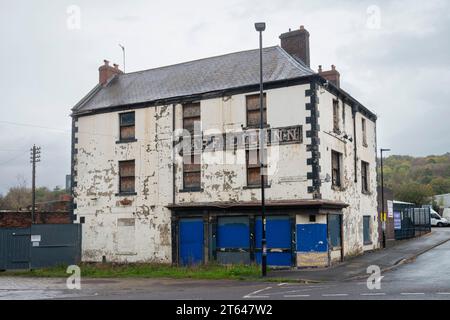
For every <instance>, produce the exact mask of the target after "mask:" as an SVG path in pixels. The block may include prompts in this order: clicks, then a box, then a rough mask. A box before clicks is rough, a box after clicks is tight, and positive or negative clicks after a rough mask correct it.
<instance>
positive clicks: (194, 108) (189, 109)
mask: <svg viewBox="0 0 450 320" xmlns="http://www.w3.org/2000/svg"><path fill="white" fill-rule="evenodd" d="M200 121H201V119H200V103H187V104H184V105H183V129H185V130H187V131H189V133H190V134H191V135H193V134H194V128H195V126H197V128H198V130H200Z"/></svg>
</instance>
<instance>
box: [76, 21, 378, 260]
mask: <svg viewBox="0 0 450 320" xmlns="http://www.w3.org/2000/svg"><path fill="white" fill-rule="evenodd" d="M280 38H281V47H279V46H276V47H269V48H265V49H264V51H263V60H264V95H265V96H264V99H265V113H266V116H265V119H266V120H265V123H266V127H267V137H268V138H269V137H270V143H269V144H268V145H267V147H266V150H267V176H266V177H267V187H266V188H265V195H266V205H267V215H268V218H267V241H268V243H267V245H268V262H269V265H283V266H286V265H288V266H299V267H303V266H326V265H330V264H331V263H334V262H337V261H340V260H342V259H343V258H344V257H346V256H350V255H356V254H359V253H362V252H363V251H364V250H372V249H375V248H377V247H378V222H377V220H378V219H377V201H376V199H377V195H376V123H375V122H376V116H375V115H374V114H373V113H372V112H370V111H369V110H368V109H367V108H365V107H364V106H363V105H361V104H360V103H359V102H358V101H357V100H355V99H354V98H353V97H351V96H350V95H349V94H348V93H346V92H345V91H343V90H342V89H341V88H340V87H339V73H338V72H337V71H336V70H335V68H334V66H333V68H332V70H330V71H322V70H321V69H320V70H319V73H316V72H314V71H312V70H311V69H310V68H309V33H308V32H307V31H306V30H305V29H304V28H303V27H302V28H301V29H300V30H295V31H290V32H288V33H285V34H283V35H281V36H280ZM99 72H100V82H99V84H98V85H97V86H96V87H95V88H94V89H93V90H92V91H91V92H90V93H89V94H88V95H87V96H86V97H85V98H83V99H82V100H81V101H80V102H79V103H78V104H77V105H76V106H75V107H74V108H73V110H72V111H73V113H72V119H73V135H72V140H73V144H72V148H73V161H72V177H73V183H72V185H73V194H74V217H75V219H76V222H79V223H82V224H83V241H82V247H83V249H82V251H83V256H82V259H83V260H84V261H102V260H106V261H117V262H161V263H171V262H173V263H183V264H184V263H190V262H204V263H207V262H208V261H219V262H222V263H234V262H239V263H252V262H259V261H260V256H261V241H260V239H261V219H260V200H261V189H260V180H259V179H260V168H259V163H258V162H257V161H252V160H254V159H258V153H257V151H256V150H257V149H258V146H257V145H256V144H254V143H252V141H253V142H254V141H257V135H255V133H256V129H255V127H257V126H259V91H258V90H259V85H258V83H259V51H258V50H250V51H243V52H237V53H232V54H227V55H223V56H218V57H212V58H207V59H202V60H197V61H192V62H187V63H182V64H178V65H173V66H167V67H162V68H157V69H150V70H144V71H139V72H133V73H126V74H124V73H122V72H121V71H120V70H119V69H118V66H117V65H115V66H114V67H111V66H109V64H108V62H106V61H105V65H103V66H102V67H100V69H99ZM183 129H185V130H187V134H186V131H184V138H183V139H181V137H180V134H179V132H180V131H182V130H183ZM194 129H195V130H194ZM191 135H192V137H194V139H195V142H196V143H194V144H195V145H196V146H199V147H198V148H196V149H194V151H191V150H190V148H187V149H186V148H185V149H183V150H181V146H182V145H183V142H182V141H187V140H188V138H189V137H190V136H191ZM255 139H256V140H255ZM190 159H193V160H194V161H193V163H192V164H190V163H189V162H190Z"/></svg>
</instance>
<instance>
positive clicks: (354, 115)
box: [352, 105, 358, 183]
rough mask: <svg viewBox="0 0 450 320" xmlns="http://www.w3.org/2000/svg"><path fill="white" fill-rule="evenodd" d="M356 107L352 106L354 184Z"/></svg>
mask: <svg viewBox="0 0 450 320" xmlns="http://www.w3.org/2000/svg"><path fill="white" fill-rule="evenodd" d="M357 111H358V110H357V107H356V106H355V105H353V106H352V117H353V160H354V168H355V180H354V181H355V183H356V182H358V172H357V169H358V165H357V161H358V159H357V154H356V153H357V151H358V150H357V147H356V112H357Z"/></svg>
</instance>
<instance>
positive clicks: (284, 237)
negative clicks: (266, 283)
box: [255, 216, 292, 266]
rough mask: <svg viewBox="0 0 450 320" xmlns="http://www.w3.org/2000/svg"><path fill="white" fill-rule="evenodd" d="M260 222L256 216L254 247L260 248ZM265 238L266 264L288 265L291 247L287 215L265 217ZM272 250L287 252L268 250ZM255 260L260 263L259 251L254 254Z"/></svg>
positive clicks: (290, 260)
mask: <svg viewBox="0 0 450 320" xmlns="http://www.w3.org/2000/svg"><path fill="white" fill-rule="evenodd" d="M261 234H262V222H261V218H260V217H259V218H257V219H256V222H255V240H256V248H258V249H261V238H262V237H261ZM266 239H267V249H268V253H267V264H268V265H271V266H290V265H291V264H292V253H291V252H290V249H291V240H292V236H291V223H290V220H289V217H287V216H282V217H274V216H269V217H267V218H266ZM271 249H274V250H280V249H284V250H289V252H270V251H271ZM255 258H256V262H257V263H261V251H259V252H257V253H256V254H255Z"/></svg>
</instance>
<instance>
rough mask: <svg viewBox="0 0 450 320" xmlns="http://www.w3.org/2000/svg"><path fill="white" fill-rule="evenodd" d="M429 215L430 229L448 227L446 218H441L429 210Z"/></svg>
mask: <svg viewBox="0 0 450 320" xmlns="http://www.w3.org/2000/svg"><path fill="white" fill-rule="evenodd" d="M430 214H431V226H432V227H444V226H448V225H449V221H448V220H447V219H446V218H442V217H441V216H440V215H439V214H438V213H437V212H436V211H434V210H433V209H432V208H430Z"/></svg>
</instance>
